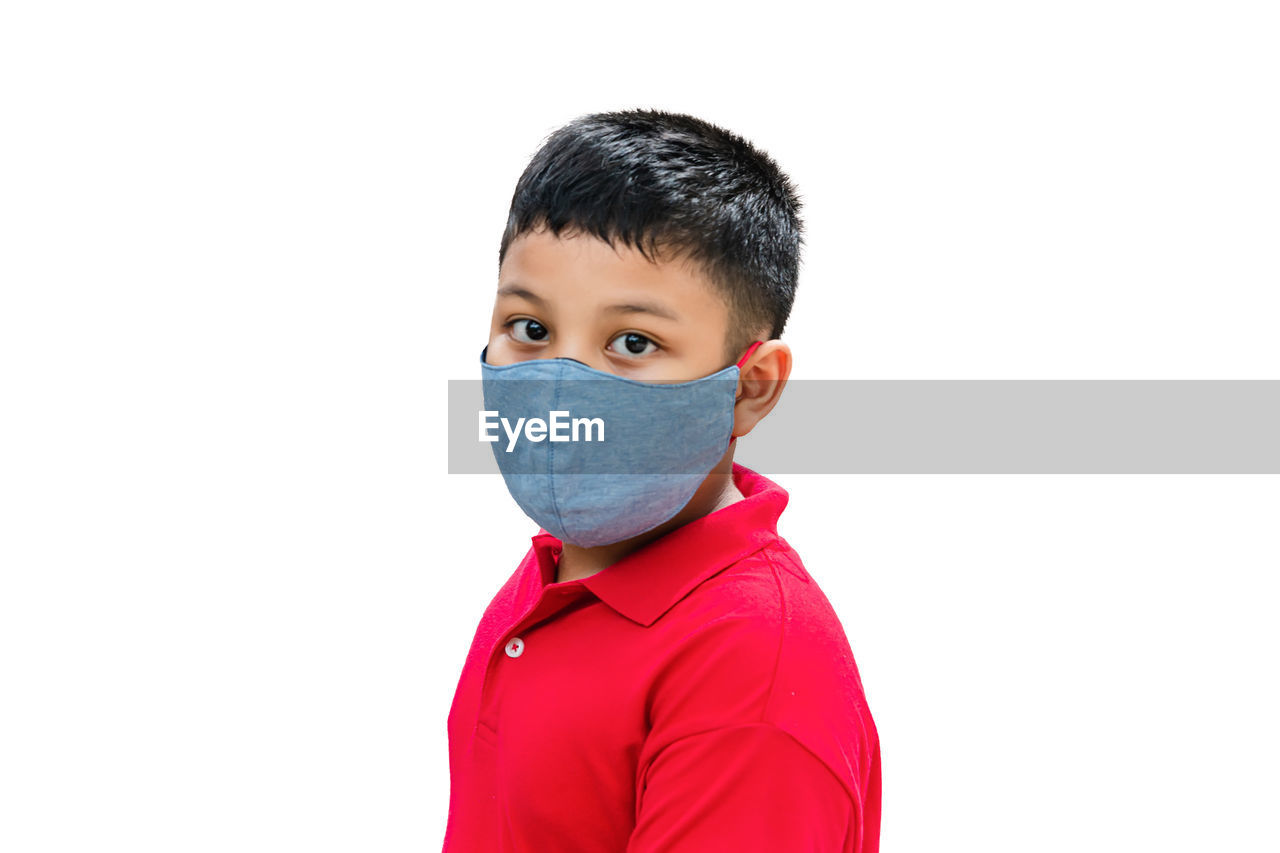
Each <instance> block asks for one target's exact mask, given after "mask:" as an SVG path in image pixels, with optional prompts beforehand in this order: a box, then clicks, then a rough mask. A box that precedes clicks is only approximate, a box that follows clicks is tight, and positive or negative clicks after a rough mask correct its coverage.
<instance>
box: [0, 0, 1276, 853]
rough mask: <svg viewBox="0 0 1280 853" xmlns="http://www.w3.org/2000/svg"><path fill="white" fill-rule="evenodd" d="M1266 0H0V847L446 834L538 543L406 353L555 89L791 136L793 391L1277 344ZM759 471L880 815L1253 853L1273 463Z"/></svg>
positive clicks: (1005, 844)
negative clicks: (1195, 471) (1104, 471)
mask: <svg viewBox="0 0 1280 853" xmlns="http://www.w3.org/2000/svg"><path fill="white" fill-rule="evenodd" d="M1274 10H1275V7H1274V4H1269V3H1264V2H1256V3H1243V2H1222V0H1218V2H1213V3H1210V2H1198V3H1191V2H1186V3H1180V2H1160V3H1157V2H1132V0H1107V2H1079V0H1077V2H1071V3H1065V2H1063V3H1027V2H1004V3H999V2H969V3H945V2H932V3H925V2H895V3H865V4H857V5H855V6H854V7H853V8H852V9H847V10H844V11H839V12H836V11H835V9H834V8H833V7H828V9H827V12H826V13H825V14H824V13H822V12H820V11H819V6H818V5H817V4H813V5H808V4H802V3H786V4H775V5H772V6H754V5H752V4H733V5H731V4H722V5H719V6H716V7H712V6H710V5H705V6H703V5H699V4H692V3H661V2H659V3H645V4H643V5H634V4H622V5H618V4H614V5H604V4H587V3H582V4H576V5H557V4H524V5H518V6H517V5H511V6H505V5H503V4H495V3H488V4H480V5H477V6H475V7H474V8H472V9H468V10H466V11H464V10H462V8H461V7H460V6H455V7H454V8H450V9H444V10H434V11H433V10H431V9H430V8H429V7H428V5H427V4H423V3H402V4H388V3H373V2H365V3H344V4H339V3H305V4H304V3H281V2H262V0H256V2H220V3H216V4H215V3H206V4H190V3H185V4H174V3H160V2H155V3H149V4H144V3H112V4H90V3H81V4H69V3H56V2H40V3H35V2H31V3H22V2H10V3H6V4H5V5H4V7H3V12H0V121H2V122H3V126H4V129H3V133H0V148H2V149H3V156H0V287H2V290H0V407H3V416H2V417H0V433H2V439H3V440H2V441H0V511H2V515H0V571H2V574H0V693H2V698H0V849H3V850H5V851H6V853H27V851H97V850H128V851H133V852H134V853H141V851H165V853H170V851H175V850H179V851H228V850H244V851H281V850H308V851H316V852H318V851H357V850H358V851H368V850H374V851H424V850H434V849H438V847H439V844H440V841H441V839H442V837H443V832H444V821H445V815H446V811H447V807H448V763H447V742H446V735H445V719H446V715H447V713H448V709H449V703H450V701H451V699H452V695H453V690H454V687H455V685H456V680H457V677H458V673H459V671H460V668H461V666H462V661H463V658H464V656H465V653H466V651H467V648H468V646H469V644H470V641H471V638H472V634H473V632H474V630H475V626H476V622H477V620H478V618H479V616H480V614H481V612H482V611H483V609H484V607H485V605H486V604H487V603H488V601H489V599H490V598H491V597H492V595H493V594H494V592H496V591H497V589H498V587H499V586H500V585H501V583H502V582H503V581H504V580H505V579H506V578H507V576H508V575H509V574H510V573H511V571H512V570H513V569H514V568H515V565H516V563H517V562H518V560H519V558H520V556H521V555H522V554H523V553H524V551H525V549H526V548H527V546H528V537H529V535H530V534H531V533H533V532H534V530H533V529H531V526H532V523H531V522H529V521H528V520H527V519H525V518H524V517H523V516H522V515H520V514H519V512H518V510H517V509H516V508H515V506H514V504H512V502H511V501H510V499H509V497H508V496H507V493H506V491H505V489H504V488H503V485H502V483H501V480H500V479H497V478H496V477H452V478H451V477H449V476H448V475H447V474H446V473H445V470H446V455H445V445H444V432H443V424H444V417H443V411H442V406H443V403H444V399H445V388H446V380H447V379H449V378H477V377H478V374H477V368H476V361H477V356H478V354H479V352H480V349H481V347H482V346H483V344H484V339H485V334H486V329H487V323H488V317H489V310H490V306H491V299H492V290H493V287H494V282H495V276H496V257H497V248H498V239H499V234H500V232H501V228H502V226H503V223H504V222H505V217H506V210H507V205H508V203H509V201H510V195H511V191H512V189H513V187H514V184H515V181H516V179H517V177H518V176H519V174H520V171H521V170H522V168H523V166H524V164H525V162H526V161H527V159H528V157H529V156H530V155H531V154H532V153H533V152H534V151H535V150H536V148H537V147H538V145H539V144H540V142H541V140H542V138H543V137H544V136H545V135H546V134H547V133H549V132H550V131H551V130H553V129H554V128H555V127H557V126H559V125H560V124H561V123H563V122H565V121H567V120H569V119H571V118H573V117H574V116H576V115H579V114H582V113H586V112H590V111H594V110H602V109H615V108H623V107H632V106H648V107H660V108H664V109H671V110H677V111H685V112H690V113H693V114H695V115H698V116H701V117H703V118H706V119H708V120H711V121H714V122H717V123H719V124H722V125H724V126H726V127H729V128H731V129H733V130H736V131H737V132H739V133H742V134H744V135H745V136H747V137H748V138H749V139H751V140H753V141H754V142H755V143H757V144H758V145H759V146H761V147H762V148H764V149H765V150H767V151H768V152H769V153H771V154H772V155H773V156H774V157H776V158H777V160H778V161H779V163H780V164H781V165H782V166H783V168H784V169H785V170H787V171H788V172H789V173H790V174H791V176H792V177H793V178H794V180H795V181H796V183H797V184H798V186H799V188H800V191H801V193H802V195H803V197H804V200H805V210H804V214H805V217H806V221H807V225H808V232H807V234H808V243H807V248H806V255H805V262H804V267H803V275H802V281H801V286H800V292H799V297H798V300H797V302H796V306H795V312H794V314H793V318H792V321H791V324H790V326H789V328H788V330H787V333H786V335H785V339H786V340H788V341H789V343H790V344H791V346H792V347H793V349H794V351H795V354H796V368H795V373H794V376H795V377H797V378H1045V379H1048V378H1117V379H1118V378H1126V379H1130V378H1201V379H1211V378H1260V379H1280V344H1278V343H1277V337H1276V331H1275V330H1276V326H1277V317H1278V315H1280V312H1278V310H1277V309H1278V308H1280V305H1278V299H1277V295H1276V294H1277V285H1278V284H1280V258H1278V253H1277V236H1278V235H1280V205H1278V203H1277V199H1280V169H1278V166H1277V163H1278V162H1280V158H1277V156H1276V152H1277V151H1280V119H1278V116H1277V104H1278V103H1280V97H1278V96H1280V92H1278V91H1277V90H1278V89H1280V83H1278V81H1280V52H1277V50H1276V44H1277V42H1278V39H1280V27H1278V20H1277V13H1276V12H1275V11H1274ZM832 14H835V17H832V16H831V15H832ZM833 427H834V428H838V425H833ZM742 446H743V451H742V455H741V457H740V458H741V459H742V461H745V462H749V459H750V443H749V438H748V439H745V440H744V442H743V445H742ZM777 480H778V481H779V482H780V483H781V484H782V485H784V486H785V487H786V488H787V489H788V490H790V492H791V494H792V500H791V504H790V506H789V508H788V510H787V512H786V513H785V514H784V516H783V519H782V522H781V526H780V529H781V531H782V532H783V534H784V535H785V536H786V537H787V538H788V539H789V540H790V541H791V542H792V543H793V544H794V545H795V546H796V547H797V548H798V549H799V551H800V553H801V554H802V556H803V557H804V559H805V561H806V564H807V565H808V567H809V569H810V571H811V572H812V574H813V575H814V576H815V577H816V578H817V579H818V581H819V583H820V584H821V585H822V587H823V589H824V590H825V591H826V593H827V595H828V597H829V598H830V599H831V601H832V603H833V604H834V606H835V608H836V610H837V613H838V614H839V615H840V617H841V619H842V621H843V623H844V625H845V627H846V630H847V632H848V635H849V638H850V641H851V643H852V645H853V648H854V652H855V654H856V656H857V658H858V661H859V663H860V665H861V668H862V673H863V678H864V682H865V684H866V689H867V694H868V697H869V700H870V702H871V706H872V709H873V712H874V714H875V716H876V720H877V722H878V724H879V726H880V731H881V736H882V739H883V749H884V787H885V800H884V829H883V836H882V839H883V847H884V849H885V850H886V851H934V850H982V851H1026V850H1081V849H1090V850H1117V851H1120V850H1124V851H1127V850H1135V849H1151V850H1154V849H1161V850H1188V851H1189V850H1208V849H1213V850H1230V851H1253V850H1258V851H1263V850H1268V851H1271V850H1276V849H1277V847H1278V846H1280V829H1277V824H1276V822H1275V803H1276V801H1277V797H1278V796H1280V783H1278V782H1277V771H1276V768H1277V766H1278V764H1280V736H1278V735H1277V729H1276V726H1275V724H1274V721H1275V720H1276V719H1277V718H1278V717H1280V699H1278V698H1277V678H1276V672H1277V660H1276V657H1277V655H1276V651H1277V646H1278V645H1280V643H1278V635H1280V629H1277V619H1276V617H1275V610H1276V606H1277V603H1278V602H1277V597H1276V594H1275V580H1274V578H1275V577H1276V572H1277V569H1280V542H1277V519H1278V518H1280V479H1277V478H1275V477H1248V476H1241V477H1220V478H1219V477H1175V476H1163V477H1162V476H1152V477H1102V476H1098V477H1036V476H1022V477H995V476H992V477H834V476H831V477H785V476H779V477H777Z"/></svg>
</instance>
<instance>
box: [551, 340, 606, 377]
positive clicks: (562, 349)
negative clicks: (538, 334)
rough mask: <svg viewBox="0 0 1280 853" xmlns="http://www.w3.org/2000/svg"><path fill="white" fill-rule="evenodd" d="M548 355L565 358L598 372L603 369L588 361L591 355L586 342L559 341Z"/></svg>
mask: <svg viewBox="0 0 1280 853" xmlns="http://www.w3.org/2000/svg"><path fill="white" fill-rule="evenodd" d="M547 355H548V356H549V357H550V358H563V359H566V360H568V361H576V362H577V363H578V364H581V365H582V366H584V367H592V368H595V369H597V370H598V369H601V368H600V366H599V365H594V364H592V363H591V362H589V361H587V360H586V359H588V358H590V357H591V355H590V353H589V352H588V348H587V344H586V341H585V340H581V341H559V342H557V343H556V346H554V347H553V348H552V349H551V352H549V353H548V354H547Z"/></svg>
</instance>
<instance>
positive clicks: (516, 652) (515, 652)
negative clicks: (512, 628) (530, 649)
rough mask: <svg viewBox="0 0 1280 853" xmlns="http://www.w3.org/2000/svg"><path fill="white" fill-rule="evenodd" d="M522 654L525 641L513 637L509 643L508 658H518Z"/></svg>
mask: <svg viewBox="0 0 1280 853" xmlns="http://www.w3.org/2000/svg"><path fill="white" fill-rule="evenodd" d="M522 654H524V640H522V639H520V638H519V637H512V638H511V642H509V643H507V657H509V658H518V657H520V655H522Z"/></svg>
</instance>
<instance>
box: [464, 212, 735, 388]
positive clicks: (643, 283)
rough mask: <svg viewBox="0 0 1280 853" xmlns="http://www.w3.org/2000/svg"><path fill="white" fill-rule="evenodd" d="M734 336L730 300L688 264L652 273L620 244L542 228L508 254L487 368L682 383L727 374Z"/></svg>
mask: <svg viewBox="0 0 1280 853" xmlns="http://www.w3.org/2000/svg"><path fill="white" fill-rule="evenodd" d="M728 332H729V308H728V305H727V304H726V303H725V300H724V297H723V296H721V295H720V293H719V292H718V291H717V290H715V288H714V285H712V284H711V282H710V281H708V280H707V278H706V277H705V276H704V275H703V274H702V273H701V272H700V271H699V270H697V269H696V267H694V266H693V265H692V264H686V263H682V262H662V263H659V264H657V265H655V264H654V263H652V262H650V261H649V260H647V259H646V258H645V257H644V256H643V255H641V254H640V252H639V251H637V250H636V249H633V248H630V247H628V246H624V245H622V244H621V243H619V244H618V247H617V249H616V250H615V249H614V248H611V247H610V246H609V244H608V243H605V242H604V241H603V240H600V239H599V238H597V237H593V236H590V235H573V236H569V234H568V233H567V232H566V233H564V235H563V236H561V237H555V236H553V235H552V234H551V232H550V231H548V230H546V229H543V230H540V231H535V232H531V233H527V234H524V235H522V236H521V237H519V238H517V239H516V240H514V241H512V243H511V244H510V245H509V246H508V247H507V253H506V256H505V257H504V259H503V262H502V267H501V269H500V270H499V272H498V294H497V300H496V301H495V303H494V307H493V320H492V323H491V326H490V330H489V349H488V352H487V353H486V355H485V360H486V361H487V362H488V363H489V364H492V365H499V366H500V365H504V364H511V363H513V362H517V361H527V360H529V359H535V358H573V359H577V360H578V361H580V362H582V363H583V364H586V365H588V366H589V367H594V368H596V369H597V370H603V371H605V372H608V373H615V374H617V375H619V376H624V377H626V378H628V379H636V380H640V381H643V382H653V381H663V380H668V381H677V382H684V381H688V380H691V379H698V378H700V377H703V376H707V375H708V374H711V373H715V372H716V371H718V370H721V369H722V368H724V367H727V366H728V364H727V363H726V362H725V351H724V348H725V340H726V335H727V334H728ZM731 363H732V361H730V362H729V364H731Z"/></svg>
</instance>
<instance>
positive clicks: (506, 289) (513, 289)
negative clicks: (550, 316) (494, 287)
mask: <svg viewBox="0 0 1280 853" xmlns="http://www.w3.org/2000/svg"><path fill="white" fill-rule="evenodd" d="M498 295H499V296H519V297H520V298H521V299H528V300H529V301H530V302H532V303H534V304H535V305H539V306H542V307H544V308H545V307H546V304H547V300H545V299H543V298H542V297H541V296H539V295H538V294H536V293H534V292H533V291H532V290H526V289H525V288H523V287H521V286H520V285H518V284H504V285H502V287H499V288H498Z"/></svg>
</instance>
